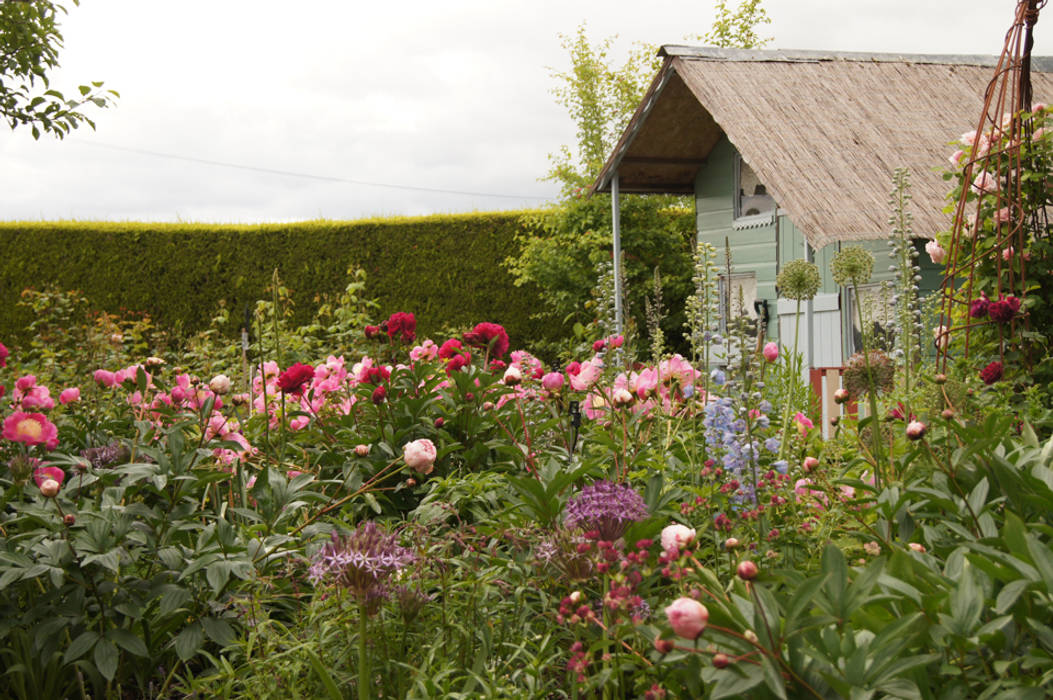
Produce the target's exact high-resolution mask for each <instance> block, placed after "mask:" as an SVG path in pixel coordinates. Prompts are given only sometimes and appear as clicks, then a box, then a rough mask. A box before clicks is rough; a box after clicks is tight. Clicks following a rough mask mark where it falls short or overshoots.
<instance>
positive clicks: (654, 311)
mask: <svg viewBox="0 0 1053 700" xmlns="http://www.w3.org/2000/svg"><path fill="white" fill-rule="evenodd" d="M644 307H645V311H646V312H647V333H648V335H650V336H651V360H652V361H653V362H654V363H655V364H658V363H659V362H661V360H662V353H663V352H664V350H665V336H664V335H663V334H662V312H663V311H664V309H663V308H662V277H661V275H660V274H659V272H658V267H657V266H655V268H654V287H653V288H652V293H651V297H650V298H647V299H644Z"/></svg>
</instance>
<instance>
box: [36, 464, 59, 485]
mask: <svg viewBox="0 0 1053 700" xmlns="http://www.w3.org/2000/svg"><path fill="white" fill-rule="evenodd" d="M48 479H52V480H54V481H57V482H58V484H59V486H61V485H62V482H64V481H65V480H66V472H64V471H62V469H60V468H59V467H37V468H36V469H34V470H33V481H35V482H37V486H40V485H41V484H43V483H44V482H45V481H47V480H48Z"/></svg>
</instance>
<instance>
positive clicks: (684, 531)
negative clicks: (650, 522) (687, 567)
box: [662, 523, 695, 552]
mask: <svg viewBox="0 0 1053 700" xmlns="http://www.w3.org/2000/svg"><path fill="white" fill-rule="evenodd" d="M694 539H695V529H694V528H691V527H687V526H686V525H680V524H679V523H673V524H672V525H666V526H665V527H664V528H662V549H663V550H664V551H667V552H668V551H669V550H670V549H674V548H675V549H681V548H683V547H686V546H687V545H689V544H691V542H693V541H694Z"/></svg>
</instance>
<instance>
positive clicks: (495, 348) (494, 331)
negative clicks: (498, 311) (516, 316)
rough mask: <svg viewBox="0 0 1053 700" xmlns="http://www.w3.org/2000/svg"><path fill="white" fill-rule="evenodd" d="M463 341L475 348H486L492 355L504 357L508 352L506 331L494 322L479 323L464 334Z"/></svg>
mask: <svg viewBox="0 0 1053 700" xmlns="http://www.w3.org/2000/svg"><path fill="white" fill-rule="evenodd" d="M464 342H466V343H468V344H469V345H471V346H472V347H475V348H483V349H488V350H489V351H490V354H491V355H492V356H493V357H504V355H505V353H506V352H508V333H507V332H505V329H504V327H503V326H500V325H498V324H496V323H479V324H476V326H475V328H474V329H472V331H471V332H470V333H465V334H464Z"/></svg>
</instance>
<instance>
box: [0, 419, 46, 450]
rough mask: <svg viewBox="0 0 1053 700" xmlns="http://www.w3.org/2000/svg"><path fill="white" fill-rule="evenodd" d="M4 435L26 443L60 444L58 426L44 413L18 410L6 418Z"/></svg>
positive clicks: (6, 438)
mask: <svg viewBox="0 0 1053 700" xmlns="http://www.w3.org/2000/svg"><path fill="white" fill-rule="evenodd" d="M3 437H4V439H5V440H11V441H12V442H21V443H25V444H26V445H44V447H46V448H47V449H49V450H53V449H55V447H57V446H58V428H56V427H55V424H54V423H52V422H51V421H49V420H48V419H47V417H46V416H45V415H44V414H42V413H23V412H22V411H16V412H14V413H12V414H11V415H9V416H8V417H7V418H5V419H4V430H3Z"/></svg>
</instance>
